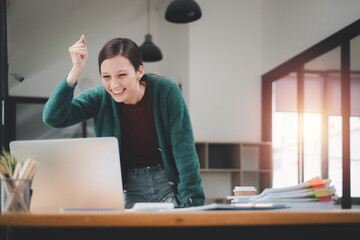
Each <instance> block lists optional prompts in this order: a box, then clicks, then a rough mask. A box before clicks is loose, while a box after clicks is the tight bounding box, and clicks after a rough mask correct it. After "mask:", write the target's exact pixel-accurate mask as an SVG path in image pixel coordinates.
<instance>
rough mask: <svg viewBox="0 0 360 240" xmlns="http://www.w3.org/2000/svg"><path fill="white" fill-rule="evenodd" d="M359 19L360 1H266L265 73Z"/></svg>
mask: <svg viewBox="0 0 360 240" xmlns="http://www.w3.org/2000/svg"><path fill="white" fill-rule="evenodd" d="M359 18H360V1H359V0H341V1H339V0H301V1H299V0H264V1H263V23H262V26H263V39H262V42H263V44H262V49H263V53H262V62H263V66H262V73H265V72H267V71H269V70H271V69H273V68H275V67H277V66H278V65H280V64H282V63H283V62H285V61H287V60H288V59H290V58H292V57H294V56H296V55H297V54H299V53H300V52H302V51H304V50H306V49H308V48H309V47H311V46H313V45H315V44H316V43H318V42H320V41H321V40H323V39H325V38H327V37H329V36H330V35H332V34H334V33H335V32H337V31H339V30H340V29H342V28H344V27H346V26H347V25H349V24H351V23H353V22H355V21H356V20H358V19H359Z"/></svg>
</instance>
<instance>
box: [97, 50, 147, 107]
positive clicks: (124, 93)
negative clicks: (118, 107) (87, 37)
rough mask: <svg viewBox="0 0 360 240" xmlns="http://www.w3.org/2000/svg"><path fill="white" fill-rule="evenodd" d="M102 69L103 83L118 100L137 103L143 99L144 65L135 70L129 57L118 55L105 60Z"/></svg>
mask: <svg viewBox="0 0 360 240" xmlns="http://www.w3.org/2000/svg"><path fill="white" fill-rule="evenodd" d="M100 69H101V79H102V83H103V85H104V87H105V89H106V91H107V92H108V93H109V94H110V95H111V96H112V97H113V98H114V100H115V101H116V102H123V103H125V104H136V103H137V102H139V101H140V100H141V98H142V96H143V94H141V93H142V91H141V87H142V85H141V84H140V82H139V79H140V78H141V77H142V76H143V74H144V68H143V66H140V67H139V70H137V71H135V68H134V66H133V65H132V64H131V62H130V61H129V59H127V58H125V57H123V56H121V55H117V56H115V57H112V58H109V59H106V60H104V61H103V62H102V63H101V66H100Z"/></svg>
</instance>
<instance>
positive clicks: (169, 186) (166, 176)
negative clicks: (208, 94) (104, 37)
mask: <svg viewBox="0 0 360 240" xmlns="http://www.w3.org/2000/svg"><path fill="white" fill-rule="evenodd" d="M69 52H70V56H71V60H72V64H73V67H72V69H71V71H70V72H69V74H67V75H66V76H65V77H64V79H63V80H62V81H61V82H60V83H59V85H58V86H57V87H56V88H55V90H54V92H53V93H52V95H51V96H50V98H49V100H48V102H47V103H46V105H45V107H44V112H43V120H44V122H45V123H46V124H47V125H49V126H51V127H55V128H62V127H67V126H70V125H73V124H76V123H79V122H82V121H85V120H87V119H90V118H93V119H94V125H95V126H94V128H95V134H96V136H98V137H105V136H115V137H116V138H117V139H118V142H119V149H120V156H121V157H120V159H121V166H122V172H123V173H122V174H123V179H124V198H125V208H131V207H132V206H133V205H134V203H136V202H173V203H174V204H175V206H181V207H186V206H199V205H203V204H204V201H205V196H204V192H203V189H202V187H201V177H200V174H199V161H198V156H197V153H196V150H195V143H194V137H193V133H192V127H191V122H190V117H189V113H188V110H187V107H186V105H185V102H184V99H183V97H182V94H181V92H180V90H179V88H178V86H177V85H176V83H175V82H173V81H172V80H170V79H167V78H161V77H157V76H154V75H149V74H144V68H143V64H142V58H141V52H140V49H139V47H138V46H137V45H136V44H135V43H134V42H133V41H131V40H129V39H126V38H116V39H113V40H110V41H109V42H107V43H106V44H105V45H104V47H103V48H102V49H101V51H100V53H99V58H98V64H99V72H100V75H101V79H102V85H99V86H96V87H94V88H91V89H88V90H86V91H84V92H82V93H81V94H80V95H79V96H77V97H74V96H73V94H74V89H75V86H76V83H77V80H78V78H79V76H80V74H81V73H82V71H83V69H84V67H85V64H86V61H87V57H88V51H87V47H86V41H85V37H84V36H81V38H80V40H79V41H78V42H76V43H75V44H74V45H73V46H71V47H70V48H69Z"/></svg>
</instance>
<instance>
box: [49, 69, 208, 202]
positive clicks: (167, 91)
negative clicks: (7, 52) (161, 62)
mask: <svg viewBox="0 0 360 240" xmlns="http://www.w3.org/2000/svg"><path fill="white" fill-rule="evenodd" d="M66 77H67V76H65V77H64V79H63V80H62V81H61V82H60V83H59V84H58V86H57V87H56V88H55V90H54V92H53V93H52V94H51V96H50V98H49V100H48V101H47V103H46V104H45V107H44V110H43V121H44V123H45V124H47V125H48V126H50V127H54V128H64V127H68V126H71V125H74V124H76V123H79V122H82V121H85V120H88V119H91V118H93V119H94V129H95V134H96V136H97V137H107V136H114V137H116V138H117V139H118V143H119V150H120V149H121V126H120V120H119V117H118V114H117V111H118V110H117V106H116V102H115V101H114V100H113V98H112V97H111V95H110V94H109V93H108V92H107V91H106V90H105V88H104V87H103V85H98V86H96V87H93V88H91V89H88V90H86V91H84V92H82V93H80V94H79V95H78V96H76V97H74V89H75V86H76V84H75V85H70V84H68V83H67V81H66ZM145 77H146V83H147V88H148V92H149V97H150V101H151V107H152V111H153V115H154V120H155V125H156V131H157V136H158V142H159V147H160V149H161V150H162V152H161V157H162V160H163V164H164V169H165V171H166V174H167V177H168V179H169V181H170V182H172V183H174V184H173V190H174V192H175V194H176V197H177V200H178V202H179V203H180V206H200V205H203V204H204V202H205V195H204V191H203V189H202V186H201V176H200V173H199V167H200V166H199V159H198V156H197V153H196V149H195V142H194V136H193V131H192V126H191V121H190V116H189V113H188V110H187V107H186V104H185V101H184V99H183V97H182V94H181V91H180V89H179V87H178V86H177V84H176V83H175V82H174V81H172V80H170V79H168V78H163V77H156V76H153V75H149V74H145Z"/></svg>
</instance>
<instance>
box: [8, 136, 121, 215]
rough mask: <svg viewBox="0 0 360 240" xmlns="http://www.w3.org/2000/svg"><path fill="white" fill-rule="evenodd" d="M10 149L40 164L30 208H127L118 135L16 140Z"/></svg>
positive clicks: (35, 210) (47, 210) (41, 210)
mask: <svg viewBox="0 0 360 240" xmlns="http://www.w3.org/2000/svg"><path fill="white" fill-rule="evenodd" d="M10 152H11V153H12V154H13V155H14V156H15V157H17V158H18V159H19V160H20V161H25V160H26V159H27V158H32V159H34V160H37V161H38V163H39V164H38V167H37V170H36V173H35V175H34V177H33V181H32V184H31V188H32V197H31V200H30V211H31V212H33V213H59V212H60V211H64V209H67V210H69V211H71V210H72V209H88V210H91V209H94V210H96V211H99V210H101V209H104V210H105V211H107V210H109V209H118V210H119V211H123V210H124V200H123V187H122V178H121V168H120V155H119V147H118V141H117V139H116V138H115V137H102V138H72V139H50V140H29V141H13V142H11V143H10Z"/></svg>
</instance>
